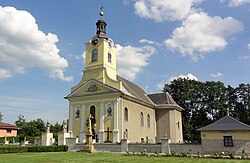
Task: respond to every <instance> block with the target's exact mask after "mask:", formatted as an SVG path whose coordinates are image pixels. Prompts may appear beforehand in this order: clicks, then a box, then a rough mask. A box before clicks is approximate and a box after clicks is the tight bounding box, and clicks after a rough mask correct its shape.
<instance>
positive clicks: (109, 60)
mask: <svg viewBox="0 0 250 163" xmlns="http://www.w3.org/2000/svg"><path fill="white" fill-rule="evenodd" d="M108 62H109V63H111V62H112V55H111V53H108Z"/></svg>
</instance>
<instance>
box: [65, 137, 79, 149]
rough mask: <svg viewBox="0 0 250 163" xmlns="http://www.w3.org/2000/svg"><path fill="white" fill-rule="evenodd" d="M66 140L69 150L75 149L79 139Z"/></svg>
mask: <svg viewBox="0 0 250 163" xmlns="http://www.w3.org/2000/svg"><path fill="white" fill-rule="evenodd" d="M65 139H66V145H67V146H68V147H69V150H71V149H73V148H74V147H75V145H76V139H77V138H65Z"/></svg>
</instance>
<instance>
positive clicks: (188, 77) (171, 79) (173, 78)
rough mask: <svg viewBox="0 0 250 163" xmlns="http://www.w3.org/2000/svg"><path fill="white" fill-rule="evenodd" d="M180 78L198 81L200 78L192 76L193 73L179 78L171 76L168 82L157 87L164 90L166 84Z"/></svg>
mask: <svg viewBox="0 0 250 163" xmlns="http://www.w3.org/2000/svg"><path fill="white" fill-rule="evenodd" d="M178 78H182V79H188V80H195V81H198V78H197V77H196V76H194V75H193V74H191V73H188V74H186V75H183V74H181V75H179V76H170V77H169V79H168V80H167V81H165V82H160V83H158V84H157V86H156V87H157V88H158V89H160V90H162V89H163V87H164V85H165V84H166V83H170V82H171V81H173V80H175V79H178Z"/></svg>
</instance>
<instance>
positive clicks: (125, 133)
mask: <svg viewBox="0 0 250 163" xmlns="http://www.w3.org/2000/svg"><path fill="white" fill-rule="evenodd" d="M123 139H124V140H127V139H128V130H127V129H126V130H125V131H124V132H123Z"/></svg>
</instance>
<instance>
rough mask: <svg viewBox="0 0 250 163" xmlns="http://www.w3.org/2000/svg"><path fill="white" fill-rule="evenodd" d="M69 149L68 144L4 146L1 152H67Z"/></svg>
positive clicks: (0, 148)
mask: <svg viewBox="0 0 250 163" xmlns="http://www.w3.org/2000/svg"><path fill="white" fill-rule="evenodd" d="M65 151H68V146H66V145H58V146H2V147H0V154H3V153H24V152H65Z"/></svg>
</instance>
